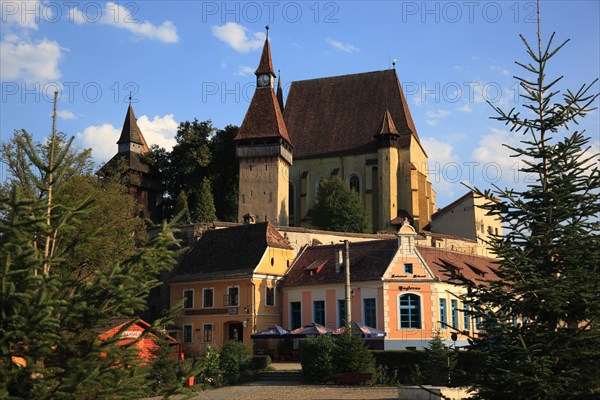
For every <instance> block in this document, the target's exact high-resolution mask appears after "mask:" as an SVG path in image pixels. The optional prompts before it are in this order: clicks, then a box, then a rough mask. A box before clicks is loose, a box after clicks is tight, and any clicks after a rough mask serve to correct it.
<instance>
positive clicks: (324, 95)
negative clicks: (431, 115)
mask: <svg viewBox="0 0 600 400" xmlns="http://www.w3.org/2000/svg"><path fill="white" fill-rule="evenodd" d="M386 108H387V109H389V113H390V116H391V119H392V120H393V122H394V125H395V127H396V128H397V129H396V130H397V132H398V133H399V134H400V141H399V142H400V145H401V146H408V145H409V144H410V140H411V138H414V140H416V141H417V142H419V136H418V134H417V130H416V128H415V125H414V122H413V119H412V116H411V114H410V110H409V108H408V104H407V102H406V98H405V97H404V93H403V91H402V87H401V86H400V82H399V81H398V76H397V74H396V71H395V70H393V69H390V70H384V71H376V72H366V73H361V74H353V75H343V76H335V77H330V78H321V79H311V80H305V81H296V82H292V84H291V87H290V91H289V94H288V98H287V102H286V105H285V109H284V119H285V124H286V127H287V129H288V132H289V134H290V138H291V139H292V142H293V143H294V158H310V157H314V156H317V155H334V154H338V153H344V152H351V153H354V154H360V153H366V152H372V151H376V150H377V141H376V139H375V137H374V135H376V134H377V133H378V132H380V131H381V127H382V121H381V116H382V115H383V114H384V112H385V111H386Z"/></svg>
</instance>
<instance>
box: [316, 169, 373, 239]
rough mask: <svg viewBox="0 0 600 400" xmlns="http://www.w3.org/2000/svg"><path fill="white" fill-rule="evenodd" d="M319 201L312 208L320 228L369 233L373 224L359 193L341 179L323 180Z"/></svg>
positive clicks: (318, 196)
mask: <svg viewBox="0 0 600 400" xmlns="http://www.w3.org/2000/svg"><path fill="white" fill-rule="evenodd" d="M317 199H318V203H317V205H315V207H314V208H313V210H312V217H313V220H312V222H313V224H314V225H315V226H316V227H317V228H318V229H324V230H329V231H337V232H358V233H369V232H370V231H371V224H370V223H369V219H368V216H367V212H366V211H365V208H364V206H363V203H362V200H361V199H360V196H359V195H358V193H356V192H355V191H354V190H352V189H350V187H349V186H348V185H347V184H346V183H345V182H344V181H342V180H341V179H339V178H334V179H329V180H323V181H321V184H320V185H319V190H318V193H317Z"/></svg>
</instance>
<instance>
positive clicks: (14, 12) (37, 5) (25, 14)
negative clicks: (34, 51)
mask: <svg viewBox="0 0 600 400" xmlns="http://www.w3.org/2000/svg"><path fill="white" fill-rule="evenodd" d="M43 12H44V17H45V18H46V19H52V18H53V16H54V15H53V13H52V9H51V7H45V8H44V11H43ZM41 13H42V4H41V1H40V0H26V1H4V0H0V20H1V21H2V24H5V23H6V24H7V25H16V26H17V27H19V28H22V29H33V30H38V21H39V20H40V15H41Z"/></svg>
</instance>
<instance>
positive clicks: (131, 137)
mask: <svg viewBox="0 0 600 400" xmlns="http://www.w3.org/2000/svg"><path fill="white" fill-rule="evenodd" d="M130 142H131V143H137V144H141V145H142V146H144V147H145V150H146V151H147V150H148V145H147V144H146V140H144V135H142V131H141V130H140V127H139V126H138V124H137V118H135V114H134V113H133V107H132V106H131V104H129V108H127V114H126V115H125V122H123V129H122V130H121V136H120V137H119V140H118V141H117V144H121V143H130Z"/></svg>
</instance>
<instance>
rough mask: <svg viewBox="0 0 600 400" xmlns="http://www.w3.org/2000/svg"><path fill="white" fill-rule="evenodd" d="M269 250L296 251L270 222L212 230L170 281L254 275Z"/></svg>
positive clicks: (205, 234) (188, 253)
mask: <svg viewBox="0 0 600 400" xmlns="http://www.w3.org/2000/svg"><path fill="white" fill-rule="evenodd" d="M267 247H274V248H279V249H288V250H292V247H291V246H290V245H289V243H288V242H287V241H286V240H285V239H284V238H283V236H281V235H280V234H279V232H277V230H276V229H275V227H273V225H271V224H270V223H268V222H263V223H258V224H250V225H240V226H234V227H231V228H224V229H211V230H208V231H206V232H204V233H203V234H202V236H201V237H200V239H198V241H197V242H196V243H195V244H194V245H193V246H192V248H191V249H190V251H188V252H187V253H186V254H185V255H184V256H183V257H182V259H181V261H180V263H179V265H178V266H177V268H176V269H175V271H174V273H173V275H172V278H171V279H170V281H172V282H180V281H193V280H203V279H219V278H232V277H243V276H250V275H251V274H252V272H253V271H254V269H255V268H256V267H257V266H258V263H259V262H260V260H261V258H262V256H263V254H264V253H265V250H266V249H267Z"/></svg>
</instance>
